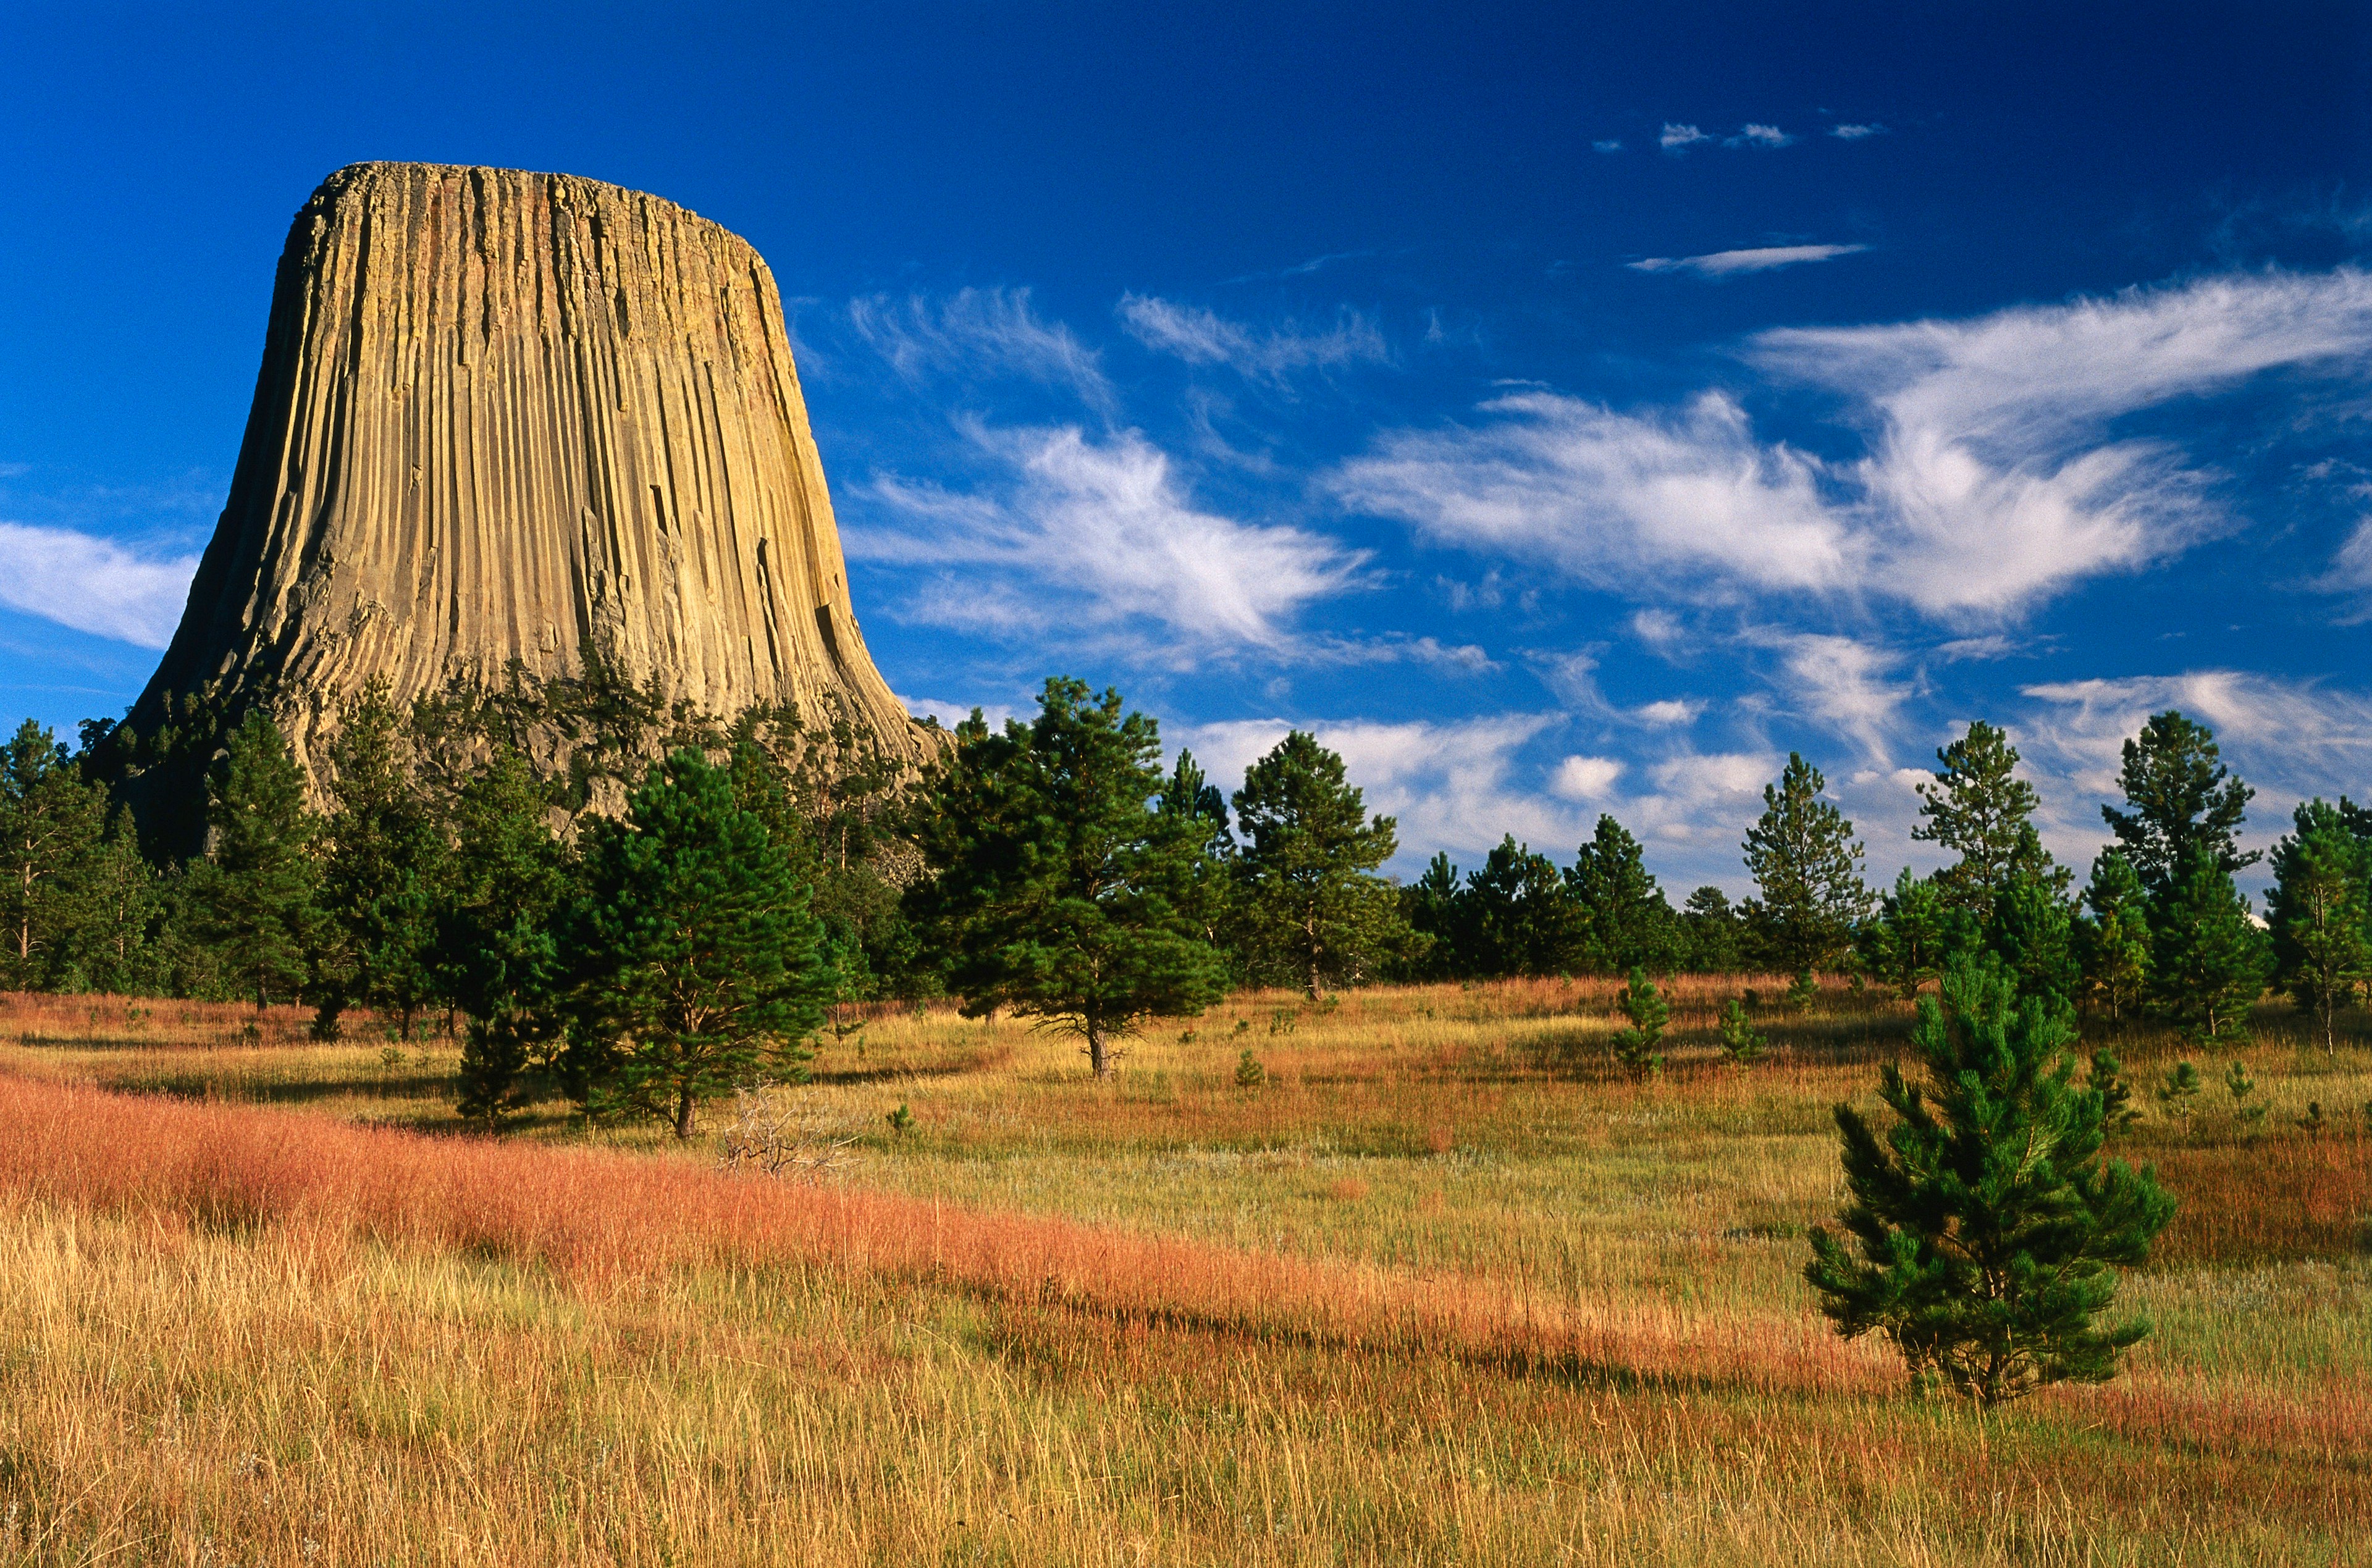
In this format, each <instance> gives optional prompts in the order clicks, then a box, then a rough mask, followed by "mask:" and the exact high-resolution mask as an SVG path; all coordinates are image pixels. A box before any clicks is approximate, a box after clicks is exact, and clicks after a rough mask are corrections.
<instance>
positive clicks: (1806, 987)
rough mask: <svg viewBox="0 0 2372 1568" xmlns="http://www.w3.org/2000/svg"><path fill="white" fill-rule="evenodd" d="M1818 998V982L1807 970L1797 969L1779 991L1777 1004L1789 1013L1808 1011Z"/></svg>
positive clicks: (1816, 977)
mask: <svg viewBox="0 0 2372 1568" xmlns="http://www.w3.org/2000/svg"><path fill="white" fill-rule="evenodd" d="M1819 1000H1820V979H1819V977H1818V976H1816V975H1814V974H1813V973H1812V971H1811V970H1797V971H1796V978H1795V979H1794V980H1793V981H1789V982H1788V986H1787V989H1786V990H1785V992H1784V993H1781V995H1780V997H1779V1005H1781V1006H1783V1007H1785V1008H1786V1009H1787V1010H1788V1011H1789V1012H1791V1013H1809V1012H1810V1011H1811V1010H1812V1004H1813V1003H1815V1002H1817V1001H1819Z"/></svg>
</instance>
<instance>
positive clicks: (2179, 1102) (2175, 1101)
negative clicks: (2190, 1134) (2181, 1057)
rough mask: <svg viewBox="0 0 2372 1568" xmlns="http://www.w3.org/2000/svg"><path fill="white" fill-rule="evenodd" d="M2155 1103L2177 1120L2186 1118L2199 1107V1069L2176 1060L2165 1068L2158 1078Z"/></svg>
mask: <svg viewBox="0 0 2372 1568" xmlns="http://www.w3.org/2000/svg"><path fill="white" fill-rule="evenodd" d="M2157 1103H2158V1105H2159V1106H2160V1108H2162V1109H2164V1110H2165V1112H2166V1113H2167V1114H2168V1115H2169V1116H2171V1117H2173V1118H2175V1119H2176V1120H2177V1121H2181V1120H2184V1119H2186V1118H2188V1117H2189V1116H2190V1115H2191V1113H2192V1111H2194V1110H2196V1109H2198V1108H2199V1069H2198V1068H2196V1067H2193V1066H2192V1064H2191V1063H2188V1062H2178V1063H2175V1064H2174V1065H2173V1066H2171V1067H2169V1068H2168V1069H2167V1070H2166V1076H2165V1077H2163V1078H2161V1079H2159V1080H2158V1086H2157Z"/></svg>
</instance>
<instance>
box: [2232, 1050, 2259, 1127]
mask: <svg viewBox="0 0 2372 1568" xmlns="http://www.w3.org/2000/svg"><path fill="white" fill-rule="evenodd" d="M2224 1092H2225V1093H2226V1094H2228V1095H2230V1096H2231V1097H2232V1114H2233V1115H2234V1116H2237V1117H2238V1118H2239V1119H2240V1120H2241V1121H2246V1122H2250V1123H2255V1122H2259V1121H2263V1120H2264V1119H2265V1108H2264V1107H2263V1106H2262V1105H2261V1104H2258V1103H2256V1102H2254V1101H2252V1100H2251V1099H2250V1096H2252V1095H2254V1094H2255V1093H2256V1092H2257V1080H2256V1079H2254V1078H2252V1077H2250V1075H2249V1069H2248V1067H2247V1066H2246V1065H2245V1064H2244V1063H2239V1062H2237V1061H2236V1062H2232V1063H2227V1064H2226V1066H2225V1068H2224Z"/></svg>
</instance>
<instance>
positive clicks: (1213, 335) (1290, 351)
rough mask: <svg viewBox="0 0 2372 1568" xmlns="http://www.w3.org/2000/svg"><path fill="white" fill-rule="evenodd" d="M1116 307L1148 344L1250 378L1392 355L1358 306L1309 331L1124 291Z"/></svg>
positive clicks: (1374, 361) (1276, 377) (1281, 377)
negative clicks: (1258, 324)
mask: <svg viewBox="0 0 2372 1568" xmlns="http://www.w3.org/2000/svg"><path fill="white" fill-rule="evenodd" d="M1118 310H1119V313H1120V319H1121V325H1122V326H1123V327H1125V328H1127V329H1128V331H1129V335H1130V336H1132V337H1134V338H1135V339H1136V340H1137V341H1138V342H1139V343H1143V344H1145V347H1147V348H1149V349H1153V350H1156V351H1157V352H1158V353H1162V354H1174V355H1176V356H1177V357H1178V358H1180V359H1182V360H1184V361H1185V362H1186V363H1187V364H1189V365H1224V366H1227V367H1228V368H1229V369H1232V370H1234V371H1235V372H1236V373H1237V374H1238V375H1239V376H1242V377H1245V378H1247V379H1249V380H1255V381H1267V382H1271V383H1273V384H1276V385H1282V384H1284V382H1285V380H1286V379H1287V378H1288V377H1291V376H1292V375H1293V374H1294V373H1296V371H1302V370H1331V369H1339V368H1341V367H1342V366H1347V365H1359V364H1371V365H1379V364H1382V363H1384V362H1385V361H1386V360H1388V359H1389V358H1390V357H1391V354H1390V350H1389V348H1387V347H1386V346H1385V343H1384V334H1383V333H1382V332H1381V331H1378V330H1377V327H1376V324H1375V323H1374V322H1373V321H1370V320H1368V319H1366V317H1365V316H1362V315H1360V314H1359V313H1358V312H1357V311H1355V310H1348V309H1346V310H1344V311H1343V312H1342V313H1341V314H1340V315H1338V316H1337V317H1336V318H1335V320H1334V324H1333V325H1332V326H1331V327H1329V328H1327V329H1325V330H1324V331H1307V330H1305V329H1304V328H1302V327H1301V326H1300V325H1299V324H1298V323H1296V322H1293V321H1287V322H1285V324H1284V325H1282V326H1280V327H1276V328H1273V329H1270V330H1262V329H1260V328H1255V327H1248V326H1246V325H1244V324H1243V323H1242V322H1240V321H1230V320H1228V319H1227V318H1225V317H1223V316H1219V315H1215V314H1214V313H1213V312H1211V311H1208V310H1205V309H1203V308H1201V307H1199V306H1193V305H1179V304H1175V303H1173V302H1172V301H1169V300H1167V299H1161V298H1158V297H1156V296H1151V295H1141V294H1129V295H1122V296H1121V302H1120V305H1119V306H1118Z"/></svg>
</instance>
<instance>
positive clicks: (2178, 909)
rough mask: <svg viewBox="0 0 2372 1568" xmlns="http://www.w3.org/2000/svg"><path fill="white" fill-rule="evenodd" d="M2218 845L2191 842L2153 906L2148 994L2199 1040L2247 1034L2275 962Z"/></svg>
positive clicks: (2160, 1007) (2232, 1037) (2228, 1037)
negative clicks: (2177, 872)
mask: <svg viewBox="0 0 2372 1568" xmlns="http://www.w3.org/2000/svg"><path fill="white" fill-rule="evenodd" d="M2223 859H2224V857H2223V856H2221V855H2219V854H2217V852H2216V850H2215V846H2214V845H2213V844H2210V843H2206V842H2193V844H2192V847H2191V848H2190V849H2189V850H2188V851H2187V852H2186V854H2185V863H2184V865H2183V868H2182V871H2181V872H2180V875H2179V876H2178V877H2176V879H2175V881H2174V883H2173V885H2172V886H2171V887H2169V889H2167V891H2166V893H2165V894H2164V895H2163V896H2162V897H2160V898H2159V899H2158V900H2156V901H2155V903H2154V906H2153V912H2154V914H2155V919H2154V920H2153V921H2152V922H2151V924H2152V927H2153V929H2154V932H2155V935H2154V936H2153V938H2152V940H2151V943H2150V994H2151V999H2152V1001H2153V1002H2154V1004H2155V1005H2156V1006H2157V1010H2158V1011H2159V1012H2160V1013H2161V1014H2163V1015H2164V1016H2167V1017H2168V1018H2169V1019H2171V1020H2172V1021H2173V1022H2174V1023H2175V1024H2177V1025H2178V1026H2180V1028H2182V1029H2184V1030H2185V1031H2186V1032H2187V1033H2189V1034H2191V1035H2192V1037H2193V1038H2194V1039H2197V1040H2201V1041H2209V1040H2236V1039H2239V1038H2242V1037H2244V1036H2245V1035H2246V1033H2247V1022H2248V1016H2249V1008H2250V1005H2253V1004H2254V1003H2255V1002H2256V1000H2257V998H2258V997H2259V996H2260V995H2262V994H2263V992H2264V988H2265V975H2266V970H2268V969H2269V968H2270V967H2271V966H2270V963H2269V958H2270V955H2269V954H2268V953H2267V951H2266V943H2265V939H2264V935H2263V934H2262V932H2260V931H2259V930H2258V929H2257V927H2256V924H2255V923H2254V922H2252V921H2251V920H2250V918H2249V900H2247V899H2245V898H2243V897H2242V896H2241V894H2240V890H2239V889H2238V888H2236V887H2234V886H2233V885H2232V874H2231V873H2230V872H2229V871H2227V870H2226V869H2225V868H2224V865H2223Z"/></svg>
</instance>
